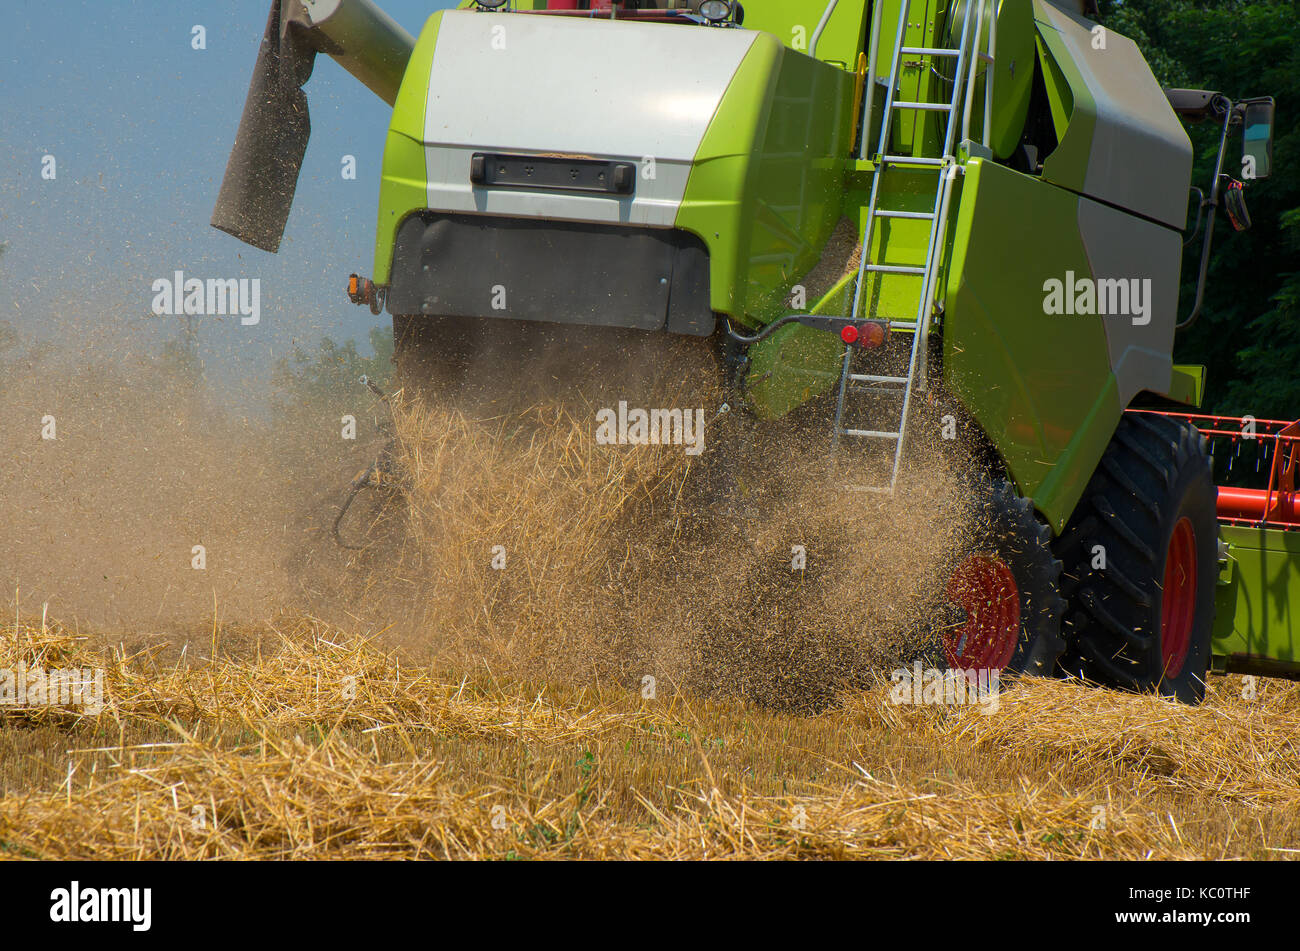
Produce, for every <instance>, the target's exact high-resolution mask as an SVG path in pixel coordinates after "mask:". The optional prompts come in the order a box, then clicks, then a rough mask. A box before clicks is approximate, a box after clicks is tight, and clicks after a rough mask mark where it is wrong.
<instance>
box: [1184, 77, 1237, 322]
mask: <svg viewBox="0 0 1300 951" xmlns="http://www.w3.org/2000/svg"><path fill="white" fill-rule="evenodd" d="M1220 102H1221V103H1222V105H1223V132H1222V134H1221V135H1220V136H1219V157H1218V159H1217V160H1216V161H1215V165H1214V184H1213V185H1212V186H1211V187H1210V197H1209V199H1208V200H1207V201H1204V202H1202V203H1201V204H1202V207H1204V206H1205V205H1209V207H1210V211H1209V214H1207V215H1206V218H1205V242H1204V243H1203V244H1202V245H1201V271H1200V275H1199V276H1198V277H1197V279H1196V303H1195V304H1193V305H1192V312H1191V313H1190V314H1188V315H1187V319H1186V320H1184V321H1183V322H1182V323H1179V324H1175V325H1174V330H1186V329H1187V328H1188V327H1190V326H1192V324H1194V323H1196V318H1197V317H1199V316H1201V305H1202V304H1203V303H1204V302H1205V281H1206V277H1207V276H1208V275H1209V271H1210V248H1211V247H1212V246H1213V243H1214V218H1215V213H1216V212H1217V211H1218V209H1219V179H1220V177H1221V176H1222V175H1223V152H1224V149H1226V148H1227V145H1228V126H1229V125H1230V124H1231V123H1232V100H1230V99H1228V98H1227V97H1226V96H1219V97H1216V104H1219V103H1220ZM1198 216H1199V215H1198Z"/></svg>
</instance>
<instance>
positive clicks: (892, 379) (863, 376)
mask: <svg viewBox="0 0 1300 951" xmlns="http://www.w3.org/2000/svg"><path fill="white" fill-rule="evenodd" d="M849 379H850V380H852V381H853V382H854V383H906V382H907V377H905V376H874V375H872V374H870V373H850V374H849Z"/></svg>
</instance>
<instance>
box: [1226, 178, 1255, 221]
mask: <svg viewBox="0 0 1300 951" xmlns="http://www.w3.org/2000/svg"><path fill="white" fill-rule="evenodd" d="M1220 188H1221V189H1222V192H1223V210H1224V211H1226V212H1227V213H1228V220H1229V221H1231V222H1232V227H1233V228H1235V229H1236V230H1237V231H1249V230H1250V226H1251V225H1252V224H1253V222H1252V221H1251V220H1250V211H1249V209H1247V208H1246V190H1245V189H1244V188H1242V187H1241V182H1239V181H1237V180H1236V179H1235V178H1231V177H1230V176H1228V175H1224V176H1223V181H1222V183H1221V184H1220Z"/></svg>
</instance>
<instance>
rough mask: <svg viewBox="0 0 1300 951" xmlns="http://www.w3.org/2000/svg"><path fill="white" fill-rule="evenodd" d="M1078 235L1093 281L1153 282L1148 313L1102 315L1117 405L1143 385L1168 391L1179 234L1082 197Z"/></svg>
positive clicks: (1179, 263)
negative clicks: (1118, 401) (1081, 241)
mask: <svg viewBox="0 0 1300 951" xmlns="http://www.w3.org/2000/svg"><path fill="white" fill-rule="evenodd" d="M1079 234H1080V236H1081V237H1082V238H1083V246H1084V250H1085V251H1086V252H1087V254H1088V263H1089V265H1090V267H1091V269H1092V276H1093V279H1094V280H1096V281H1101V280H1106V279H1109V280H1116V279H1118V280H1124V281H1133V280H1137V281H1143V280H1149V281H1150V282H1151V283H1150V285H1149V286H1150V297H1149V303H1150V313H1149V315H1123V314H1119V315H1111V316H1106V317H1103V318H1102V326H1103V327H1104V328H1105V331H1106V348H1107V350H1108V351H1109V353H1110V366H1111V370H1112V372H1114V374H1115V378H1116V381H1117V383H1118V386H1119V399H1120V403H1121V405H1123V406H1127V405H1128V404H1129V402H1130V401H1131V400H1132V399H1133V397H1134V396H1136V395H1137V394H1138V393H1140V392H1141V391H1143V390H1150V391H1151V392H1153V393H1160V394H1167V393H1168V392H1169V387H1170V384H1171V383H1172V380H1173V359H1172V357H1171V353H1172V351H1173V346H1174V324H1175V323H1176V321H1177V318H1178V278H1179V273H1180V271H1181V268H1182V251H1183V242H1182V237H1181V236H1180V235H1179V233H1178V232H1177V231H1174V230H1172V229H1170V228H1165V227H1162V226H1160V225H1157V224H1152V223H1151V222H1149V221H1144V220H1142V219H1141V218H1135V217H1133V216H1132V215H1127V214H1125V213H1124V212H1122V211H1117V210H1116V209H1114V208H1109V207H1107V206H1106V205H1102V204H1099V203H1098V202H1095V201H1089V200H1088V199H1086V198H1081V199H1079ZM1148 319H1149V322H1148V323H1142V321H1144V320H1148Z"/></svg>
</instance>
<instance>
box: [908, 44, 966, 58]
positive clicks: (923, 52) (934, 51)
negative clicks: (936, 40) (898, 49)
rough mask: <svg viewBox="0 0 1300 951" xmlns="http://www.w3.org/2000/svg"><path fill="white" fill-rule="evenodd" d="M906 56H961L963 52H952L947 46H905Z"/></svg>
mask: <svg viewBox="0 0 1300 951" xmlns="http://www.w3.org/2000/svg"><path fill="white" fill-rule="evenodd" d="M903 55H904V56H960V55H961V50H950V49H948V48H947V47H946V46H904V47H903Z"/></svg>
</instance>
